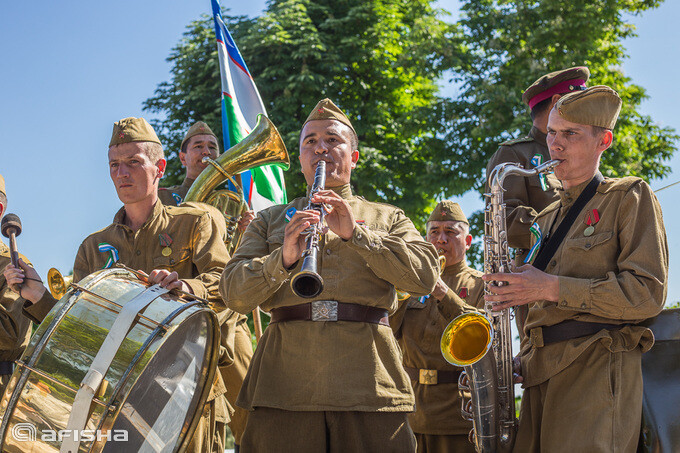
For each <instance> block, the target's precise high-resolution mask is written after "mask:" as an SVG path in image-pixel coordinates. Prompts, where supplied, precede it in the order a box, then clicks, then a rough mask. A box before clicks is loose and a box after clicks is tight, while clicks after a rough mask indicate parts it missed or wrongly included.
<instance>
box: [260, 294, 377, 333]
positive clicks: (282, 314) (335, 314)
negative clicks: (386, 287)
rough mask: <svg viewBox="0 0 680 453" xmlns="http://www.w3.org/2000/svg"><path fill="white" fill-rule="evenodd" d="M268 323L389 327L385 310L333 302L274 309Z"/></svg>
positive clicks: (325, 301) (327, 301) (319, 301)
mask: <svg viewBox="0 0 680 453" xmlns="http://www.w3.org/2000/svg"><path fill="white" fill-rule="evenodd" d="M271 313H272V319H271V321H270V322H285V321H353V322H368V323H371V324H380V325H382V326H387V327H389V326H390V321H389V317H388V313H387V310H385V309H382V308H377V307H369V306H367V305H358V304H347V303H344V302H338V301H335V300H315V301H314V302H310V303H306V304H300V305H293V306H291V307H280V308H275V309H273V310H272V311H271Z"/></svg>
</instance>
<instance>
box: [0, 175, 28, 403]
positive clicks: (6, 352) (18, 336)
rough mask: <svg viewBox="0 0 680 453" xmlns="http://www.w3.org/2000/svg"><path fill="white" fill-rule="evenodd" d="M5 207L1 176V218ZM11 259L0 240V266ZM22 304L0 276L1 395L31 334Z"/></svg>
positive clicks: (3, 184)
mask: <svg viewBox="0 0 680 453" xmlns="http://www.w3.org/2000/svg"><path fill="white" fill-rule="evenodd" d="M6 206H7V195H6V192H5V179H4V178H3V177H2V175H0V219H1V218H2V216H3V215H4V213H5V208H6ZM24 260H25V258H24ZM10 261H11V259H10V253H9V248H8V247H7V246H6V245H5V244H4V243H3V242H2V241H1V240H0V268H2V269H4V268H5V266H7V264H9V263H10ZM29 265H30V264H29ZM23 305H24V299H22V298H21V296H19V294H17V293H16V292H15V291H13V289H12V288H10V286H9V285H8V284H7V281H6V280H5V277H4V275H0V395H2V393H4V392H5V387H7V384H8V382H9V378H10V377H11V376H12V372H13V371H14V361H15V360H17V359H18V358H19V357H21V354H23V352H24V349H25V348H26V345H27V344H28V340H29V338H30V337H31V321H30V320H28V319H26V317H25V316H23V315H22V314H21V309H22V307H23Z"/></svg>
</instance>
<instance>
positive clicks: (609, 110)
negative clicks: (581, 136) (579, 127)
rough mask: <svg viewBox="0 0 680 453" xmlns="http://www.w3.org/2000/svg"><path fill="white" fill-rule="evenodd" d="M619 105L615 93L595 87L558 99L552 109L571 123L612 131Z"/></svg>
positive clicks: (619, 99)
mask: <svg viewBox="0 0 680 453" xmlns="http://www.w3.org/2000/svg"><path fill="white" fill-rule="evenodd" d="M621 104H622V101H621V98H620V97H619V94H618V93H617V92H616V91H614V90H612V89H611V88H609V87H608V86H605V85H597V86H594V87H590V88H588V89H586V90H584V91H579V92H577V93H570V94H568V95H566V96H564V97H563V98H560V100H559V101H557V103H556V104H555V107H554V108H555V109H556V110H557V112H558V113H559V115H560V116H561V117H562V118H564V119H565V120H567V121H571V122H572V123H578V124H586V125H589V126H598V127H604V128H605V129H614V126H616V120H617V119H618V118H619V112H620V111H621Z"/></svg>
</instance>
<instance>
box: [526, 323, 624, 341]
mask: <svg viewBox="0 0 680 453" xmlns="http://www.w3.org/2000/svg"><path fill="white" fill-rule="evenodd" d="M629 325H630V324H605V323H600V322H583V321H575V320H569V321H563V322H561V323H559V324H555V325H554V326H546V327H540V330H541V336H542V337H543V346H546V345H549V344H552V343H558V342H560V341H566V340H571V339H573V338H581V337H587V336H589V335H594V334H596V333H598V332H599V331H600V330H617V329H621V328H622V327H626V326H629ZM535 330H538V329H531V332H530V335H531V341H532V343H534V344H536V343H535V341H534V340H537V339H536V336H537V335H538V332H537V333H536V334H534V331H535Z"/></svg>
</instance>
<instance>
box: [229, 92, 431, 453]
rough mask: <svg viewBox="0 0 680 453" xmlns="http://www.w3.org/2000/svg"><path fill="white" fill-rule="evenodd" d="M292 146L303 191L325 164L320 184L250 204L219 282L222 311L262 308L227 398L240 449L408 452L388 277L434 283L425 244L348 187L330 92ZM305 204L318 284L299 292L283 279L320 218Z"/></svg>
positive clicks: (398, 217)
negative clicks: (304, 193)
mask: <svg viewBox="0 0 680 453" xmlns="http://www.w3.org/2000/svg"><path fill="white" fill-rule="evenodd" d="M299 150H300V154H299V159H300V164H301V166H302V173H303V174H304V177H305V180H306V182H307V185H308V187H310V188H311V187H314V186H316V184H314V181H315V174H316V169H317V167H318V163H319V162H320V161H322V160H323V161H324V162H326V172H325V175H326V177H325V189H324V190H319V191H318V192H317V193H316V195H314V196H312V197H311V200H310V199H308V197H301V198H297V199H295V200H293V201H292V202H290V203H289V204H288V205H285V206H273V207H271V208H268V209H265V210H263V211H260V212H259V213H258V216H257V218H255V220H253V222H252V223H251V224H250V226H249V227H248V229H247V230H246V232H245V234H244V236H243V239H242V242H241V245H240V246H239V248H238V249H237V250H236V252H235V253H234V256H233V258H232V259H231V261H230V262H229V264H228V265H227V267H226V268H225V270H224V273H223V274H222V280H221V283H220V291H221V293H222V295H223V296H224V298H225V300H226V302H227V305H228V306H229V308H232V309H234V310H236V311H238V312H240V313H248V312H249V311H251V310H252V309H253V308H255V307H256V306H260V307H261V308H262V309H263V310H265V311H268V312H271V314H272V322H271V323H270V324H269V326H268V327H267V330H266V331H265V333H264V335H263V336H262V338H261V339H260V342H259V344H258V346H257V349H256V351H255V355H254V356H253V360H252V362H251V364H250V369H249V370H248V375H247V376H246V380H245V382H244V383H243V387H242V388H241V393H240V394H239V397H238V400H237V404H238V405H240V406H241V407H244V408H246V409H248V410H249V411H250V413H249V415H248V422H247V424H246V429H245V432H244V434H243V437H242V439H241V451H243V452H244V453H247V452H265V451H282V450H285V451H296V452H297V451H299V452H319V451H330V452H341V451H388V452H413V451H415V439H414V437H413V432H412V431H411V429H410V427H409V425H408V422H407V413H408V412H411V411H412V410H413V404H414V398H413V391H412V389H411V384H410V382H409V378H408V376H407V375H406V373H405V372H404V369H403V367H402V365H401V353H400V352H399V347H398V345H397V342H396V340H395V339H394V336H393V334H392V330H391V329H390V328H389V323H388V315H389V314H390V313H393V312H395V311H396V309H397V306H398V301H397V297H396V291H395V289H394V285H395V284H398V285H399V287H400V288H402V289H404V290H405V291H408V292H410V293H411V294H418V295H425V294H429V293H430V292H431V291H432V288H433V287H434V285H435V283H436V280H437V274H438V269H437V268H438V263H437V256H436V251H435V248H434V246H432V244H430V243H428V242H426V241H424V240H423V239H422V238H421V236H420V234H419V233H418V231H417V230H416V229H415V227H414V226H413V223H412V222H411V221H410V220H409V219H408V217H406V216H405V215H404V213H403V212H402V211H401V210H400V209H398V208H396V207H393V206H390V205H386V204H383V203H372V202H369V201H366V200H365V199H363V198H361V197H358V196H355V195H354V194H353V193H352V189H351V187H350V180H351V175H352V170H353V169H354V168H355V167H356V165H357V162H358V160H359V151H358V138H357V134H356V132H355V130H354V126H353V125H352V123H351V122H350V120H349V118H348V117H347V116H346V115H345V114H344V112H342V110H340V109H339V108H338V107H337V106H336V105H335V104H334V103H333V102H332V101H330V100H329V99H324V100H321V101H320V102H319V103H318V104H317V105H316V106H315V107H314V109H312V111H311V113H310V115H309V117H308V118H307V120H306V121H305V123H304V124H303V127H302V131H301V134H300V147H299ZM310 202H311V203H314V204H317V203H323V204H324V205H325V209H326V213H325V216H324V217H325V221H326V225H327V228H328V231H327V232H326V233H325V234H322V235H321V237H320V238H319V239H318V241H313V242H317V243H318V250H316V251H317V258H318V266H317V273H318V274H319V276H320V277H321V279H322V281H323V284H322V288H321V292H320V293H319V294H318V295H317V296H314V297H312V298H303V297H299V296H298V295H297V294H296V293H295V292H294V291H293V289H292V288H291V284H290V283H291V282H290V279H291V278H292V277H293V276H295V275H297V274H299V273H300V269H301V266H302V262H303V259H301V256H302V255H303V253H305V252H306V251H307V249H306V245H305V244H306V243H307V241H306V235H305V234H303V233H304V232H305V231H306V230H308V228H309V227H310V226H311V225H315V224H317V223H318V222H319V219H320V217H321V213H320V212H319V211H318V210H316V209H305V207H307V206H309V205H310ZM322 230H323V228H322ZM310 242H312V241H310ZM305 256H307V255H305Z"/></svg>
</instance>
